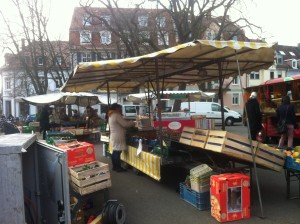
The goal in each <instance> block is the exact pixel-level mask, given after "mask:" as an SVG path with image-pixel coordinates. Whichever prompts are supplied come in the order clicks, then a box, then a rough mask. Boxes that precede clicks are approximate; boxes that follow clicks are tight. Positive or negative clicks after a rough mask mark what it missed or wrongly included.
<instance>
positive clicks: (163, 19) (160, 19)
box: [156, 16, 166, 28]
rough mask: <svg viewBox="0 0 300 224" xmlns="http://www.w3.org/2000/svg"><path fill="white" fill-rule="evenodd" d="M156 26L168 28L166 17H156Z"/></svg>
mask: <svg viewBox="0 0 300 224" xmlns="http://www.w3.org/2000/svg"><path fill="white" fill-rule="evenodd" d="M156 25H157V27H158V28H164V27H166V17H163V16H159V17H156Z"/></svg>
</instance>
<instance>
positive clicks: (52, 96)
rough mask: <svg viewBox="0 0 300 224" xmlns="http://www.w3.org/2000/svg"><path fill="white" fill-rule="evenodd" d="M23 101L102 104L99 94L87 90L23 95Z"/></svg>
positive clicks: (83, 104)
mask: <svg viewBox="0 0 300 224" xmlns="http://www.w3.org/2000/svg"><path fill="white" fill-rule="evenodd" d="M22 100H23V101H25V102H28V103H30V104H33V105H45V104H62V105H72V104H74V105H78V106H83V107H86V106H88V105H89V106H93V105H95V104H100V103H101V102H100V100H99V97H98V95H96V94H92V93H86V92H79V93H70V92H65V93H63V92H60V93H49V94H44V95H36V96H29V97H23V98H22Z"/></svg>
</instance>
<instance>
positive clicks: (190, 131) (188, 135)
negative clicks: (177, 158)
mask: <svg viewBox="0 0 300 224" xmlns="http://www.w3.org/2000/svg"><path fill="white" fill-rule="evenodd" d="M194 132H195V128H191V127H184V128H183V130H182V133H181V136H180V139H179V142H180V143H183V144H186V145H190V144H191V142H192V137H193V135H194Z"/></svg>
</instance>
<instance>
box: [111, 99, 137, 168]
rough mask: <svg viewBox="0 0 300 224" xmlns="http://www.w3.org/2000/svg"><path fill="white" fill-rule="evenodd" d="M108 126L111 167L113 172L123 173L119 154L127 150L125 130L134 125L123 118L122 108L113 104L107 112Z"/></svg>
mask: <svg viewBox="0 0 300 224" xmlns="http://www.w3.org/2000/svg"><path fill="white" fill-rule="evenodd" d="M108 124H109V130H110V139H109V141H110V145H111V146H112V150H113V153H112V165H113V170H115V171H117V172H121V171H125V170H124V169H123V168H122V167H121V158H120V157H121V153H122V151H124V150H127V145H126V128H129V127H131V126H133V125H134V122H133V121H128V120H125V119H124V118H123V115H122V106H121V105H120V104H117V103H113V104H112V105H111V106H110V109H109V112H108Z"/></svg>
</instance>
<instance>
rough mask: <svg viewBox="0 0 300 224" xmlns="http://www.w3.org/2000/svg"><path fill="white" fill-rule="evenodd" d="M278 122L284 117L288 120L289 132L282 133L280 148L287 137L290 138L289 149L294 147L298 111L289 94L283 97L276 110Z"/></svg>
mask: <svg viewBox="0 0 300 224" xmlns="http://www.w3.org/2000/svg"><path fill="white" fill-rule="evenodd" d="M276 113H277V118H278V122H279V121H282V120H283V119H285V120H286V126H287V132H286V133H282V134H281V137H280V139H279V144H278V148H283V145H284V142H285V140H286V138H287V139H288V144H287V147H288V150H291V149H292V147H293V138H294V127H295V125H296V112H295V107H294V105H292V104H291V99H290V97H289V96H284V97H283V98H282V104H281V105H280V106H279V107H278V108H277V110H276Z"/></svg>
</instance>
